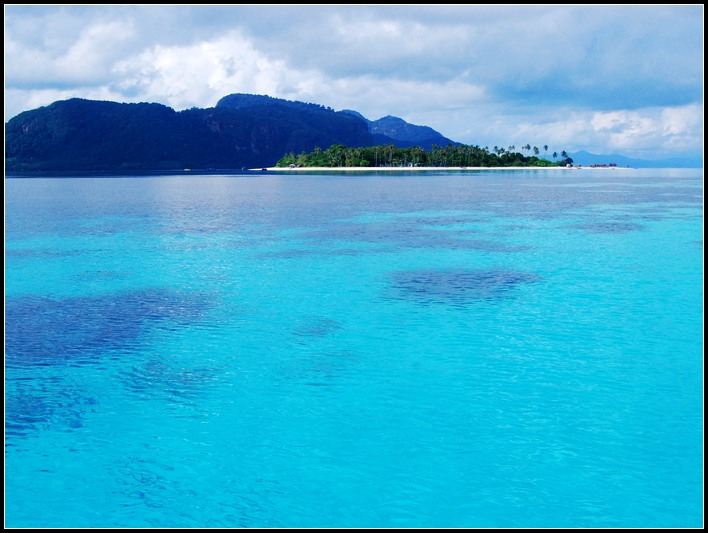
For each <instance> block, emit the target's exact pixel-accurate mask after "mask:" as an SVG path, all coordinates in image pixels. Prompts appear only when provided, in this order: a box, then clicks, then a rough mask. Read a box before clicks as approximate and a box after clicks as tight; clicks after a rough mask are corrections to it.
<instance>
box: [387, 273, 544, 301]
mask: <svg viewBox="0 0 708 533" xmlns="http://www.w3.org/2000/svg"><path fill="white" fill-rule="evenodd" d="M539 279H540V278H539V277H538V276H536V275H535V274H528V273H526V272H516V271H511V270H413V271H404V272H396V273H394V274H393V275H392V276H391V288H392V289H393V291H394V293H395V294H396V295H397V296H398V297H399V298H404V299H407V300H413V301H416V302H418V303H423V304H428V303H448V304H455V305H460V304H463V305H464V304H467V303H470V302H473V301H476V300H492V299H497V298H502V297H504V296H507V295H508V294H509V293H510V292H511V291H512V290H513V289H515V288H516V287H518V286H520V285H525V284H527V283H533V282H536V281H538V280H539Z"/></svg>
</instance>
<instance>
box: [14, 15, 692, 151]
mask: <svg viewBox="0 0 708 533" xmlns="http://www.w3.org/2000/svg"><path fill="white" fill-rule="evenodd" d="M702 34H703V7H702V6H679V7H656V6H638V7H636V6H635V7H610V6H603V7H591V6H587V7H560V6H546V7H522V6H507V7H478V6H466V7H459V6H449V7H445V6H428V7H424V6H411V7H400V6H388V7H379V6H351V7H346V6H330V7H326V6H325V7H323V6H301V7H298V6H270V7H262V6H210V7H200V6H194V7H158V6H153V7H135V6H132V7H123V6H114V7H103V6H72V7H67V6H64V7H51V6H6V7H5V120H8V119H9V118H11V117H13V116H14V115H16V114H17V113H19V112H21V111H24V110H27V109H33V108H36V107H39V106H41V105H46V104H48V103H51V102H53V101H55V100H60V99H65V98H69V97H74V96H78V97H84V98H93V99H104V100H115V101H121V102H136V101H149V102H160V103H164V104H166V105H169V106H172V107H174V108H176V109H185V108H188V107H192V106H198V107H210V106H213V105H214V104H215V103H216V101H217V100H218V99H219V98H220V97H222V96H224V95H226V94H229V93H234V92H249V93H259V94H269V95H271V96H278V97H282V98H288V99H297V100H305V101H309V102H317V103H321V104H325V105H328V106H331V107H333V108H335V109H345V108H349V109H356V110H358V111H360V112H361V113H363V114H364V115H365V116H367V117H368V118H379V117H381V116H383V115H387V114H392V115H397V116H401V117H403V118H405V119H406V120H408V121H411V122H414V123H418V124H427V125H429V126H432V127H433V128H435V129H437V130H438V131H440V132H442V133H443V134H444V135H446V136H447V137H450V138H452V139H455V140H457V141H461V142H466V143H474V144H481V145H490V146H492V145H495V144H498V145H502V146H507V145H509V144H516V145H520V144H525V143H527V142H528V143H530V144H532V145H534V144H535V145H539V146H540V145H543V144H548V145H550V146H551V148H552V149H553V148H554V147H556V148H558V149H563V148H564V149H567V150H568V151H574V150H578V149H587V150H589V151H593V152H599V153H610V152H615V153H616V152H621V153H624V154H627V155H632V156H637V157H650V158H658V157H665V156H684V155H691V156H695V155H696V154H699V153H700V152H701V149H702V139H703V66H702V65H703V43H702Z"/></svg>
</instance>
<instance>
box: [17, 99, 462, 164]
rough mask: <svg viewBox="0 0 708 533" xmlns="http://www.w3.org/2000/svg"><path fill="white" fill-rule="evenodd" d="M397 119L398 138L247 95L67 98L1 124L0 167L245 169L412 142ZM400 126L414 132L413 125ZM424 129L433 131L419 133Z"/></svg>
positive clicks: (355, 120) (327, 112) (334, 114)
mask: <svg viewBox="0 0 708 533" xmlns="http://www.w3.org/2000/svg"><path fill="white" fill-rule="evenodd" d="M387 118H395V117H387ZM397 120H399V121H400V120H401V119H397ZM401 122H403V121H401ZM405 124H407V123H405V122H404V124H403V125H401V124H398V123H397V127H398V129H397V130H396V131H397V132H399V133H401V135H398V133H396V132H395V131H394V132H393V133H394V134H395V135H398V138H396V137H389V136H386V135H384V134H383V133H381V132H379V130H376V131H375V132H372V131H371V130H372V128H371V127H370V124H369V121H367V120H366V119H364V118H363V117H362V116H361V115H358V116H357V115H356V114H352V113H350V112H346V111H334V110H333V109H331V108H328V107H325V106H321V105H317V104H309V103H304V102H293V101H289V100H282V99H279V98H271V97H268V96H261V95H252V94H232V95H228V96H225V97H224V98H222V99H221V100H219V102H218V103H217V105H216V107H213V108H207V109H199V108H192V109H188V110H185V111H179V112H177V111H174V110H173V109H171V108H169V107H167V106H164V105H161V104H148V103H140V104H122V103H116V102H103V101H94V100H83V99H79V98H72V99H70V100H63V101H59V102H54V103H53V104H51V105H48V106H46V107H40V108H38V109H34V110H32V111H25V112H24V113H21V114H19V115H17V116H16V117H14V118H12V119H11V120H10V121H9V122H8V123H7V124H6V125H5V126H6V127H5V166H6V170H9V171H22V170H37V171H51V170H60V171H61V170H84V171H87V170H88V171H91V170H107V171H122V170H126V171H129V170H172V169H184V168H190V169H235V168H244V167H245V168H252V167H261V166H271V165H273V164H275V162H276V161H278V160H279V159H280V158H281V157H283V155H284V154H286V153H290V152H293V153H301V152H308V151H311V150H313V149H314V148H316V147H320V148H322V149H326V148H328V147H329V146H332V145H334V144H341V145H344V146H371V145H374V144H381V143H386V144H395V145H397V146H401V147H404V146H413V145H416V142H415V141H416V139H412V138H410V131H411V130H410V128H408V129H406V127H405ZM408 126H412V127H413V128H414V130H412V131H414V133H415V132H417V131H419V130H416V129H415V128H421V127H419V126H413V125H408ZM427 130H430V131H429V132H428V131H427ZM406 132H407V133H406ZM430 132H433V133H434V134H437V132H435V131H434V130H432V129H430V128H427V129H426V131H425V133H430ZM437 135H439V134H437ZM440 139H443V140H445V141H449V140H448V139H445V138H444V137H442V136H440ZM421 140H423V141H425V139H422V138H421ZM450 142H452V141H450ZM441 144H442V143H441ZM422 146H423V147H424V148H426V147H427V145H426V144H425V143H423V144H422Z"/></svg>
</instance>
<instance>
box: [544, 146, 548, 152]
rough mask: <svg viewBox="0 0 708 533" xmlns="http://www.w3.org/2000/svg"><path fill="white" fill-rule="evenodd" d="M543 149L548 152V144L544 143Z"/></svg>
mask: <svg viewBox="0 0 708 533" xmlns="http://www.w3.org/2000/svg"><path fill="white" fill-rule="evenodd" d="M543 151H544V152H548V145H547V144H544V145H543Z"/></svg>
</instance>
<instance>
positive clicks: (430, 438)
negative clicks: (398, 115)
mask: <svg viewBox="0 0 708 533" xmlns="http://www.w3.org/2000/svg"><path fill="white" fill-rule="evenodd" d="M5 192H6V210H7V211H6V233H5V237H6V246H5V259H6V266H5V288H6V292H7V295H6V300H5V336H6V339H5V342H6V344H5V348H6V351H5V367H6V382H5V383H6V393H5V394H6V396H5V400H6V411H5V432H6V433H5V442H6V481H5V485H6V486H5V489H6V524H7V525H8V526H66V527H72V526H77V527H80V526H135V527H138V526H165V527H167V526H254V527H255V526H263V527H276V526H322V527H325V526H371V527H376V526H478V527H487V526H492V527H493V526H509V527H513V526H556V527H563V526H588V527H590V526H628V527H645V526H700V525H701V524H702V497H703V494H702V471H703V462H702V446H703V442H702V424H703V413H702V387H703V382H702V370H703V364H702V349H703V342H702V332H701V325H702V319H703V307H702V284H703V267H702V253H703V234H702V224H703V218H702V205H703V178H702V173H701V172H700V171H668V170H651V171H630V170H615V171H578V170H569V171H541V172H531V171H526V172H523V171H522V172H496V173H493V172H477V173H467V174H427V175H409V176H400V175H399V176H395V175H394V176H392V175H385V176H381V175H375V174H372V175H345V176H327V175H317V176H277V175H266V176H192V177H177V176H173V177H170V176H166V177H150V178H140V177H126V178H77V179H36V178H35V179H10V180H6V182H5Z"/></svg>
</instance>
